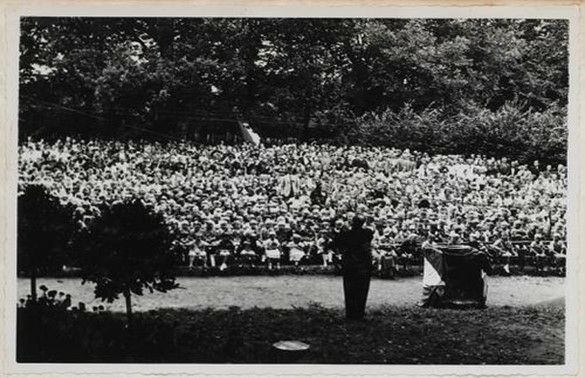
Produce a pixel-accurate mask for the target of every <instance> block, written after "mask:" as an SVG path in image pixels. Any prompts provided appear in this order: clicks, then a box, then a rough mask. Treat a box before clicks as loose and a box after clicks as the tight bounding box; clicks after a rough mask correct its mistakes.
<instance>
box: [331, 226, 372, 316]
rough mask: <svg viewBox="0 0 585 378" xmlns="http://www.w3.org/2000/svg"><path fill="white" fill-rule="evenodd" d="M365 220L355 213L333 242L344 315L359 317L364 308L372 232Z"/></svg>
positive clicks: (369, 269) (367, 285) (368, 286)
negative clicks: (339, 269) (339, 266)
mask: <svg viewBox="0 0 585 378" xmlns="http://www.w3.org/2000/svg"><path fill="white" fill-rule="evenodd" d="M364 222H365V219H364V218H363V217H362V216H360V215H356V216H355V217H354V218H353V220H352V226H351V229H350V230H347V231H343V232H341V233H340V234H339V235H338V237H337V238H336V239H337V240H336V241H335V244H336V247H337V249H338V250H339V251H340V252H341V256H342V261H341V262H342V272H343V291H344V294H345V316H346V318H347V319H348V320H361V319H363V317H364V313H365V309H366V300H367V298H368V291H369V289H370V277H371V273H372V251H371V246H372V238H373V236H374V232H373V231H372V230H370V229H367V228H364Z"/></svg>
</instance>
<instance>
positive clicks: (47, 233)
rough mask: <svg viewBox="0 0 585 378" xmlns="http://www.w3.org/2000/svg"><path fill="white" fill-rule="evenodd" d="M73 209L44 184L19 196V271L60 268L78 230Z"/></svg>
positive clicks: (38, 272)
mask: <svg viewBox="0 0 585 378" xmlns="http://www.w3.org/2000/svg"><path fill="white" fill-rule="evenodd" d="M72 218H73V212H72V209H71V207H70V206H62V205H61V204H60V203H59V200H58V199H57V198H56V197H54V196H52V195H50V194H49V192H48V191H47V189H46V188H45V187H44V186H42V185H30V186H28V187H26V189H25V190H24V193H23V194H21V195H20V196H19V197H18V222H17V223H18V231H17V232H18V234H17V238H18V243H17V245H18V270H19V271H23V272H25V273H27V274H31V270H35V271H36V274H43V273H53V272H57V271H60V270H61V268H62V266H63V264H64V262H65V261H67V258H66V254H67V251H68V243H69V241H70V239H71V236H72V234H73V231H74V225H73V220H72Z"/></svg>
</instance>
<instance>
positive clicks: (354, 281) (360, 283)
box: [343, 270, 370, 320]
mask: <svg viewBox="0 0 585 378" xmlns="http://www.w3.org/2000/svg"><path fill="white" fill-rule="evenodd" d="M369 290H370V272H369V271H367V270H358V271H349V272H345V273H344V274H343V292H344V294H345V317H346V318H347V319H349V320H360V319H363V317H364V314H365V311H366V300H367V299H368V291H369Z"/></svg>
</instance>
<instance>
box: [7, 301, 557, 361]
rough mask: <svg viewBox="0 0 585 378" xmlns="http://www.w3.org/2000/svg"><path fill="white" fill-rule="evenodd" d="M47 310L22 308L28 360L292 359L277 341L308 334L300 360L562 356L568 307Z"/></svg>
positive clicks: (21, 355)
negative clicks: (129, 323)
mask: <svg viewBox="0 0 585 378" xmlns="http://www.w3.org/2000/svg"><path fill="white" fill-rule="evenodd" d="M124 321H125V317H124V315H123V314H121V313H110V312H102V313H92V312H88V313H73V312H70V311H68V312H59V313H51V311H49V313H47V312H43V313H42V314H40V313H36V312H35V311H34V310H31V309H19V313H18V338H19V339H18V346H17V354H18V360H19V362H137V363H138V362H140V363H164V362H173V363H266V362H271V363H275V362H283V361H282V360H281V359H280V357H279V356H278V355H276V354H275V353H274V350H273V348H272V343H274V342H276V341H279V340H299V341H303V342H305V343H307V344H309V345H310V349H309V350H308V352H306V353H305V354H304V355H303V356H301V357H300V359H298V360H297V361H296V362H297V363H305V364H312V363H336V364H339V363H342V364H343V363H347V364H356V363H370V364H562V363H563V361H564V324H565V321H564V306H563V305H562V304H558V303H556V304H555V303H553V304H548V305H540V306H527V307H507V306H503V307H491V308H488V309H485V310H445V309H442V310H437V309H421V308H418V307H414V306H412V307H385V308H379V309H376V310H371V311H369V312H368V319H367V320H366V321H365V322H360V323H348V322H346V321H345V320H344V318H343V312H342V311H341V310H340V309H327V308H323V307H318V306H311V307H309V308H297V309H292V310H291V309H288V310H287V309H260V308H251V309H246V310H242V309H240V308H237V307H232V308H230V309H228V310H212V309H209V310H201V311H197V310H186V309H161V310H155V311H147V312H143V313H136V314H135V322H134V327H133V329H132V331H131V332H129V331H128V330H126V329H125V326H124Z"/></svg>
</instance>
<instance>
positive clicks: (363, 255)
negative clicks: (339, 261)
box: [338, 228, 374, 271]
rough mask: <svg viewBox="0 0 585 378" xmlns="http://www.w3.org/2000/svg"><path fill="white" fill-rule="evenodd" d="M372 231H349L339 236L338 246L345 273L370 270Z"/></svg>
mask: <svg viewBox="0 0 585 378" xmlns="http://www.w3.org/2000/svg"><path fill="white" fill-rule="evenodd" d="M373 235H374V233H373V231H372V230H370V229H363V228H361V229H351V230H348V231H345V232H342V233H341V234H340V235H339V238H340V240H339V241H338V245H339V247H340V249H341V253H342V256H343V267H344V269H345V270H346V271H353V270H363V269H364V268H367V269H369V268H371V265H372V252H371V242H372V238H373Z"/></svg>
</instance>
